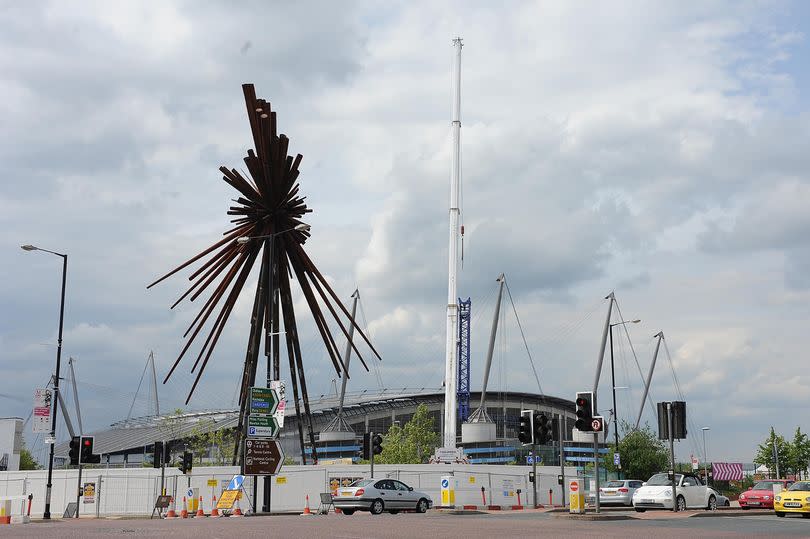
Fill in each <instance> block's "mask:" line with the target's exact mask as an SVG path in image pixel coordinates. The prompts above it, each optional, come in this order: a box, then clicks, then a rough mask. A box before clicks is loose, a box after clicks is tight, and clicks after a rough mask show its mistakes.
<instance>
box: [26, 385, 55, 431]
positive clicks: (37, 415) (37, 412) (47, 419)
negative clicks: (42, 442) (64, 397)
mask: <svg viewBox="0 0 810 539" xmlns="http://www.w3.org/2000/svg"><path fill="white" fill-rule="evenodd" d="M52 406H53V393H52V392H51V390H50V389H44V388H39V389H35V390H34V414H33V415H32V416H31V423H32V429H33V432H34V434H37V433H48V432H51V409H52Z"/></svg>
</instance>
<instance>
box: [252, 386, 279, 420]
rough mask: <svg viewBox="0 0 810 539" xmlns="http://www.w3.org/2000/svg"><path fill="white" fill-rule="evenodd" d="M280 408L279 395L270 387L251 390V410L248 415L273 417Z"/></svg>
mask: <svg viewBox="0 0 810 539" xmlns="http://www.w3.org/2000/svg"><path fill="white" fill-rule="evenodd" d="M277 408H278V393H276V390H275V389H272V388H269V387H251V388H250V408H249V410H248V414H250V415H253V414H261V415H272V414H274V413H276V409H277Z"/></svg>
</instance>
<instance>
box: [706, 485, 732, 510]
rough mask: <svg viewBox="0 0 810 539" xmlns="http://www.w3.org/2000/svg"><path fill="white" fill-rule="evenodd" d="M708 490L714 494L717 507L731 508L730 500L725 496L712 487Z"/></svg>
mask: <svg viewBox="0 0 810 539" xmlns="http://www.w3.org/2000/svg"><path fill="white" fill-rule="evenodd" d="M709 490H711V491H712V492H713V493H714V497H715V498H716V499H717V507H731V500H729V499H728V497H727V496H723V495H722V494H720V493H719V492H717V491H716V490H714V489H713V488H712V487H709Z"/></svg>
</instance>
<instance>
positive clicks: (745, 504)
mask: <svg viewBox="0 0 810 539" xmlns="http://www.w3.org/2000/svg"><path fill="white" fill-rule="evenodd" d="M792 484H793V481H790V480H788V479H764V480H762V481H758V482H757V483H756V484H755V485H754V486H753V487H751V488H749V489H748V490H746V491H745V492H743V493H742V494H740V497H739V498H738V501H739V502H740V509H751V508H754V509H773V486H774V485H782V490H787V488H788V487H789V486H790V485H792Z"/></svg>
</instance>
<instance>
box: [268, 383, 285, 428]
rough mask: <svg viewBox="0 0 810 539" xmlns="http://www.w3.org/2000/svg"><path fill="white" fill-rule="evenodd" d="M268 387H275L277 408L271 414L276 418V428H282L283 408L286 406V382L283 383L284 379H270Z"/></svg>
mask: <svg viewBox="0 0 810 539" xmlns="http://www.w3.org/2000/svg"><path fill="white" fill-rule="evenodd" d="M270 389H275V390H276V395H278V408H276V412H275V413H274V414H273V417H275V418H276V423H278V428H279V429H283V428H284V409H285V408H286V407H287V384H285V383H284V380H271V381H270Z"/></svg>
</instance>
